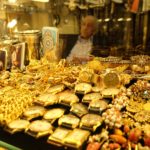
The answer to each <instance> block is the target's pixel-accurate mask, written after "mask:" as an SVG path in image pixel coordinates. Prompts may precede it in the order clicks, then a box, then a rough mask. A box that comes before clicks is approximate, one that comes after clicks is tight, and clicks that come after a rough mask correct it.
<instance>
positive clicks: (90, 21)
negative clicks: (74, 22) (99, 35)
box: [80, 17, 95, 39]
mask: <svg viewBox="0 0 150 150" xmlns="http://www.w3.org/2000/svg"><path fill="white" fill-rule="evenodd" d="M94 31H95V21H94V18H92V17H86V18H84V20H83V21H82V23H81V29H80V36H81V37H82V38H85V39H87V38H90V37H91V36H92V35H93V34H94Z"/></svg>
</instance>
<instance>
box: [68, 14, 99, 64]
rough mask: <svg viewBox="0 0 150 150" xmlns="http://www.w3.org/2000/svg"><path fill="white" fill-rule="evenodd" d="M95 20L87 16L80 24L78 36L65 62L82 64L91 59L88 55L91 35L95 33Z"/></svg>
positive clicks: (90, 49) (91, 41)
mask: <svg viewBox="0 0 150 150" xmlns="http://www.w3.org/2000/svg"><path fill="white" fill-rule="evenodd" d="M97 25H98V23H97V19H96V18H95V17H94V16H91V15H88V16H86V17H85V18H83V20H82V22H81V28H80V35H79V36H78V39H77V41H76V43H75V45H74V46H73V48H72V50H71V52H70V54H69V56H68V57H67V61H69V62H74V63H81V64H84V63H86V62H87V61H89V60H92V59H93V57H92V56H91V55H90V54H91V52H92V46H93V35H94V34H95V33H96V31H97Z"/></svg>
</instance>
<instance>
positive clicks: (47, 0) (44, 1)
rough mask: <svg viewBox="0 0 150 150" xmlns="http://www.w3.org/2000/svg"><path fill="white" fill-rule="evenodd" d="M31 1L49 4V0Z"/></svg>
mask: <svg viewBox="0 0 150 150" xmlns="http://www.w3.org/2000/svg"><path fill="white" fill-rule="evenodd" d="M32 1H35V2H43V3H46V2H49V0H32Z"/></svg>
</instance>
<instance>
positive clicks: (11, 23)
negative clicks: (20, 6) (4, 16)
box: [7, 19, 17, 29]
mask: <svg viewBox="0 0 150 150" xmlns="http://www.w3.org/2000/svg"><path fill="white" fill-rule="evenodd" d="M16 24H17V19H13V20H11V21H10V22H8V24H7V27H8V28H10V29H12V28H13V27H15V26H16Z"/></svg>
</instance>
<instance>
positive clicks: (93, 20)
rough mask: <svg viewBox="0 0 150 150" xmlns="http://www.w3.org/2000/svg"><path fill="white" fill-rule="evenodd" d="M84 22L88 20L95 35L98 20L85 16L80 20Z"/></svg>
mask: <svg viewBox="0 0 150 150" xmlns="http://www.w3.org/2000/svg"><path fill="white" fill-rule="evenodd" d="M84 20H89V21H90V22H91V23H92V24H93V27H94V34H96V33H97V31H98V20H97V18H96V17H95V16H92V15H87V16H85V17H84V18H82V22H83V21H84Z"/></svg>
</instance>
